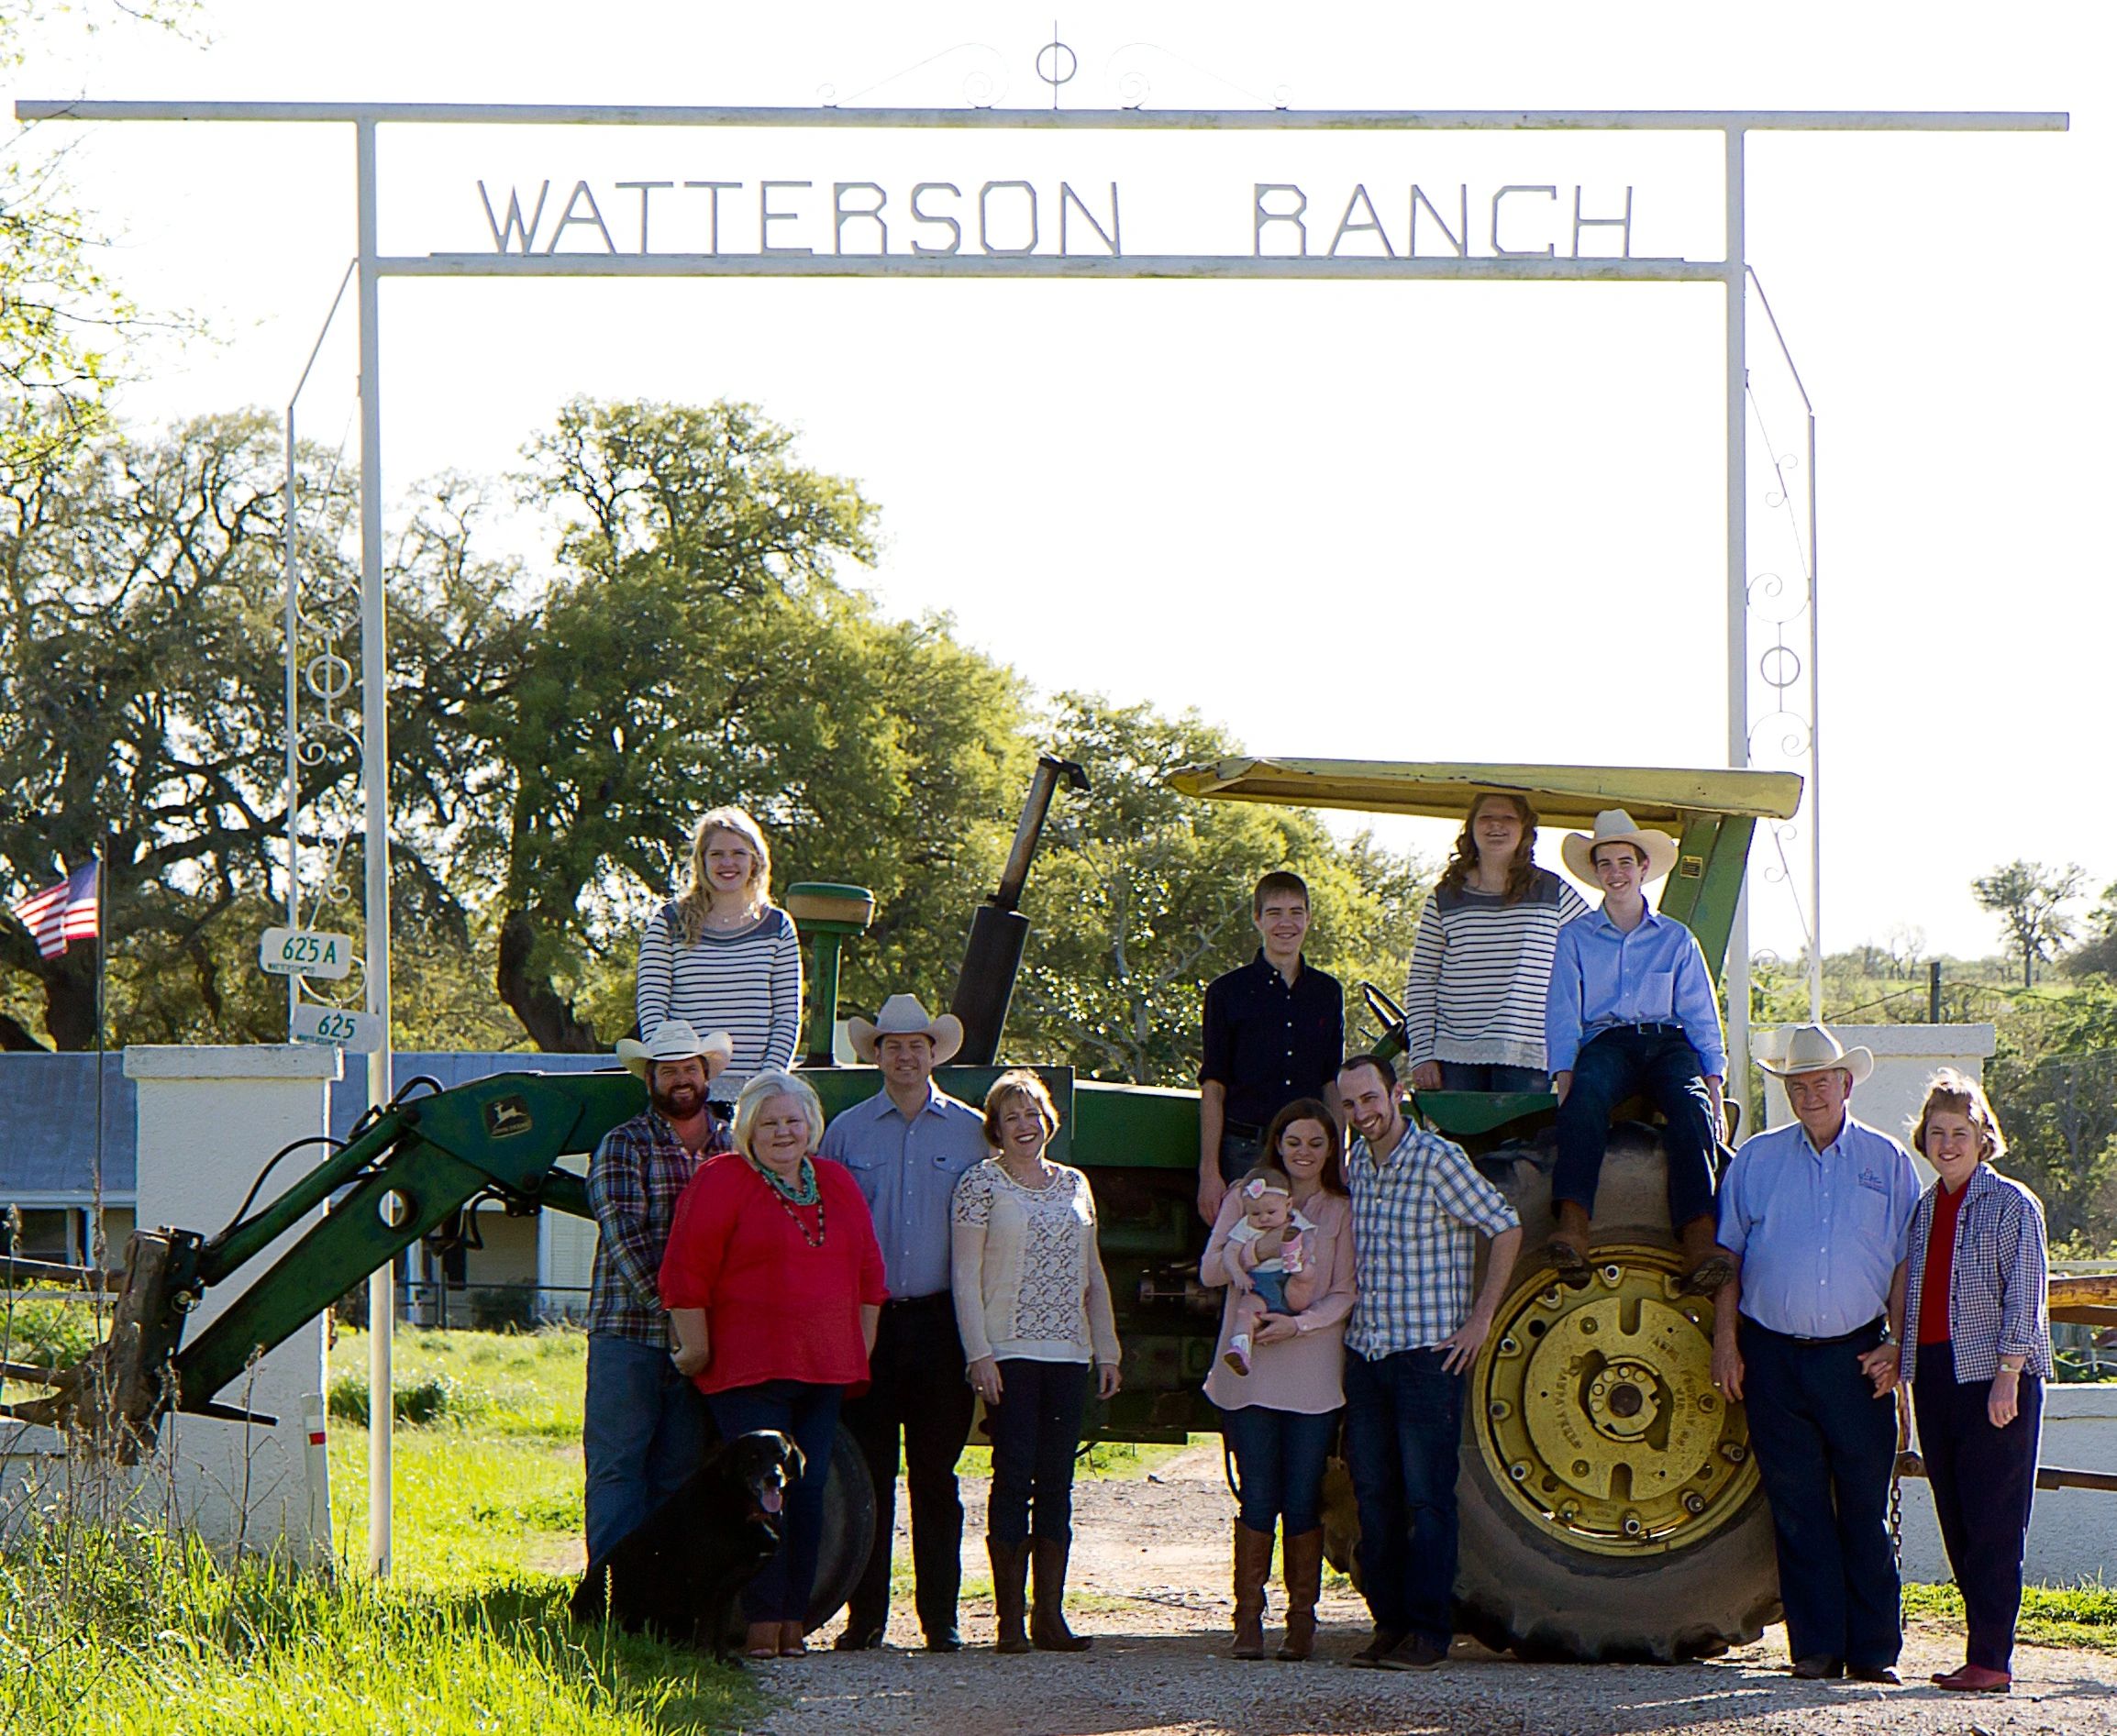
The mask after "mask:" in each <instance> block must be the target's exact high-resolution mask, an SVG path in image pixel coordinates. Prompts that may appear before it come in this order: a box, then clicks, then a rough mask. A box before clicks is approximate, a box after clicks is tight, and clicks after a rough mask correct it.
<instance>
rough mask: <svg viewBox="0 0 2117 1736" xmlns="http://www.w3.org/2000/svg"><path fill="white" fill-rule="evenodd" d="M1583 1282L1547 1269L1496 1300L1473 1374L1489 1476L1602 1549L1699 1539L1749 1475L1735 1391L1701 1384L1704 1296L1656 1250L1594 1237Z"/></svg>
mask: <svg viewBox="0 0 2117 1736" xmlns="http://www.w3.org/2000/svg"><path fill="white" fill-rule="evenodd" d="M1593 1271H1594V1275H1593V1277H1591V1279H1590V1281H1589V1283H1588V1285H1587V1287H1586V1288H1583V1289H1578V1290H1576V1289H1568V1288H1566V1287H1565V1286H1563V1285H1561V1284H1559V1283H1558V1281H1557V1279H1556V1278H1555V1277H1552V1275H1551V1274H1550V1272H1549V1271H1547V1270H1545V1271H1538V1272H1536V1273H1534V1274H1532V1275H1531V1276H1530V1277H1529V1278H1528V1279H1527V1280H1526V1281H1525V1282H1524V1283H1523V1284H1522V1285H1521V1286H1519V1287H1518V1288H1516V1289H1515V1290H1514V1292H1513V1295H1511V1296H1510V1297H1509V1298H1508V1299H1507V1302H1506V1306H1505V1307H1504V1308H1503V1309H1502V1310H1501V1312H1500V1317H1499V1320H1498V1321H1497V1322H1496V1323H1495V1325H1494V1326H1493V1329H1492V1332H1491V1336H1490V1337H1489V1338H1488V1339H1486V1341H1485V1343H1484V1347H1483V1349H1482V1350H1481V1351H1480V1353H1479V1356H1478V1361H1477V1365H1476V1366H1475V1369H1474V1371H1473V1375H1472V1378H1471V1383H1470V1384H1471V1403H1472V1404H1473V1405H1474V1406H1475V1407H1476V1422H1477V1432H1478V1445H1479V1449H1480V1452H1482V1453H1483V1454H1484V1458H1485V1465H1486V1468H1487V1469H1488V1470H1489V1471H1490V1472H1491V1476H1492V1479H1493V1481H1494V1482H1495V1483H1496V1484H1497V1485H1498V1486H1499V1487H1500V1488H1501V1489H1502V1491H1503V1492H1504V1493H1505V1495H1506V1496H1507V1497H1508V1498H1510V1499H1512V1501H1513V1504H1514V1506H1515V1508H1516V1509H1517V1510H1519V1511H1520V1512H1521V1513H1522V1514H1523V1515H1524V1517H1526V1518H1527V1519H1528V1520H1530V1521H1531V1523H1533V1524H1534V1525H1535V1526H1536V1527H1537V1529H1539V1530H1540V1531H1546V1532H1547V1533H1548V1534H1550V1535H1551V1536H1553V1537H1557V1538H1561V1539H1563V1540H1564V1541H1565V1542H1568V1543H1569V1544H1570V1545H1572V1546H1573V1547H1574V1548H1577V1549H1584V1550H1587V1551H1590V1552H1591V1553H1592V1554H1602V1555H1654V1554H1670V1553H1673V1552H1675V1551H1677V1550H1681V1549H1688V1548H1690V1546H1691V1545H1693V1544H1695V1543H1698V1542H1702V1541H1703V1540H1704V1539H1706V1538H1707V1537H1710V1536H1711V1535H1712V1533H1713V1532H1714V1531H1718V1530H1719V1529H1720V1528H1721V1527H1722V1526H1723V1525H1724V1524H1726V1523H1727V1521H1728V1520H1730V1519H1732V1518H1734V1516H1735V1514H1736V1513H1737V1512H1739V1511H1740V1510H1741V1509H1742V1506H1743V1504H1744V1502H1745V1501H1746V1500H1747V1499H1748V1498H1749V1494H1750V1491H1751V1490H1752V1489H1753V1488H1754V1487H1756V1485H1757V1464H1756V1461H1755V1460H1754V1459H1753V1458H1752V1457H1751V1455H1750V1452H1749V1428H1748V1424H1747V1422H1746V1419H1745V1418H1744V1416H1743V1411H1742V1407H1741V1406H1740V1405H1739V1404H1735V1405H1731V1404H1729V1403H1727V1402H1726V1400H1725V1399H1723V1398H1722V1397H1721V1395H1720V1394H1719V1393H1718V1392H1717V1391H1715V1390H1714V1389H1713V1385H1712V1301H1711V1299H1701V1298H1697V1297H1690V1296H1684V1295H1682V1294H1680V1293H1679V1289H1678V1288H1677V1279H1678V1270H1677V1265H1676V1258H1675V1255H1672V1254H1671V1253H1669V1252H1668V1250H1666V1249H1663V1248H1650V1247H1640V1246H1621V1247H1603V1248H1598V1249H1597V1250H1596V1251H1595V1266H1594V1269H1593Z"/></svg>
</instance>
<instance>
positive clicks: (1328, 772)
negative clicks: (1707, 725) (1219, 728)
mask: <svg viewBox="0 0 2117 1736" xmlns="http://www.w3.org/2000/svg"><path fill="white" fill-rule="evenodd" d="M1167 781H1168V782H1169V784H1170V785H1171V786H1173V787H1174V788H1175V789H1178V790H1180V791H1182V792H1183V793H1184V794H1185V795H1187V796H1206V797H1211V798H1213V799H1214V800H1217V801H1221V802H1271V803H1274V804H1276V805H1278V806H1280V807H1295V808H1355V809H1358V810H1360V811H1362V812H1364V813H1415V814H1424V815H1425V816H1427V817H1429V818H1432V819H1438V820H1460V819H1461V818H1463V816H1464V815H1465V814H1466V813H1469V807H1470V802H1471V801H1472V800H1473V799H1474V798H1475V797H1476V796H1477V795H1478V793H1479V792H1480V791H1485V790H1504V791H1511V792H1512V793H1513V794H1516V795H1520V796H1525V797H1527V798H1528V801H1529V803H1530V805H1531V806H1532V807H1534V808H1535V810H1536V813H1537V817H1538V818H1539V819H1540V820H1541V821H1542V822H1543V824H1546V825H1568V826H1580V827H1583V828H1586V827H1590V826H1592V825H1593V824H1594V823H1595V816H1596V815H1597V814H1598V813H1601V812H1602V810H1603V809H1605V808H1623V809H1624V811H1625V812H1626V813H1629V814H1630V815H1631V816H1632V817H1633V819H1635V821H1637V822H1638V823H1639V824H1642V825H1661V826H1666V827H1668V828H1670V829H1671V830H1676V831H1680V830H1681V829H1682V828H1683V827H1684V825H1686V824H1688V823H1689V822H1690V821H1691V820H1693V819H1696V818H1701V817H1705V816H1720V817H1724V818H1734V817H1742V818H1747V819H1752V820H1757V819H1772V820H1786V819H1790V818H1791V817H1792V815H1793V812H1794V810H1795V809H1796V808H1797V807H1799V806H1800V805H1801V779H1800V778H1799V777H1798V776H1796V775H1795V774H1794V773H1792V772H1790V771H1679V770H1669V769H1664V768H1658V767H1652V766H1449V765H1424V764H1414V763H1408V762H1404V761H1399V760H1388V759H1250V758H1246V757H1240V756H1236V755H1231V756H1229V757H1227V758H1225V759H1216V760H1214V761H1213V762H1212V763H1210V764H1208V765H1203V766H1180V767H1179V768H1177V769H1175V770H1174V771H1171V772H1169V773H1168V774H1167Z"/></svg>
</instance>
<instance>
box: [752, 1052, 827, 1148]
mask: <svg viewBox="0 0 2117 1736" xmlns="http://www.w3.org/2000/svg"><path fill="white" fill-rule="evenodd" d="M775 1097H791V1098H792V1099H793V1100H794V1101H795V1102H797V1103H799V1104H800V1105H801V1106H802V1112H803V1113H804V1115H806V1116H807V1117H808V1123H809V1150H810V1151H811V1152H814V1151H815V1148H816V1147H817V1146H818V1145H820V1144H823V1143H824V1106H823V1101H822V1100H821V1099H820V1098H818V1097H817V1096H816V1094H815V1088H814V1087H812V1086H811V1085H810V1084H809V1082H808V1081H807V1080H806V1079H804V1078H795V1077H794V1076H793V1075H792V1073H784V1072H781V1070H780V1069H779V1068H778V1067H767V1068H766V1069H765V1070H764V1071H763V1072H762V1073H753V1074H751V1075H750V1077H749V1079H748V1083H746V1084H745V1085H744V1086H743V1088H742V1089H741V1090H740V1091H738V1092H737V1094H736V1100H735V1148H736V1149H737V1151H739V1152H740V1153H742V1155H744V1156H745V1157H748V1156H749V1155H751V1153H750V1149H749V1141H750V1135H751V1134H753V1133H756V1132H757V1120H758V1117H759V1115H761V1114H763V1113H764V1106H765V1105H766V1104H767V1103H769V1102H770V1101H771V1100H772V1099H773V1098H775Z"/></svg>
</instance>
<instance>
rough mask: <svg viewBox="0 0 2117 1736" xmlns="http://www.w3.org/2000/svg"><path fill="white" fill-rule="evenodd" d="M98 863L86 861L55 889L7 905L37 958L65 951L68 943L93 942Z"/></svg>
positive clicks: (33, 893) (34, 893)
mask: <svg viewBox="0 0 2117 1736" xmlns="http://www.w3.org/2000/svg"><path fill="white" fill-rule="evenodd" d="M100 866H101V864H99V863H96V862H88V863H85V864H83V866H82V867H80V868H75V869H74V870H73V872H72V873H71V874H69V875H68V876H67V877H66V878H65V879H62V880H61V881H60V882H59V884H58V885H56V886H47V887H46V888H45V889H44V890H42V891H40V892H32V893H30V894H29V896H28V898H24V899H17V901H15V902H14V903H12V904H10V905H8V907H7V908H8V909H9V910H10V911H12V912H14V913H15V920H16V921H17V922H18V923H21V924H22V926H23V927H25V928H27V929H28V931H29V934H30V937H31V938H32V939H33V940H35V941H36V943H37V952H38V956H39V957H44V958H52V957H56V956H58V955H59V954H61V953H62V952H64V951H65V950H66V943H67V942H68V941H70V940H94V938H95V937H96V927H95V902H96V900H95V877H96V870H97V869H98V868H100Z"/></svg>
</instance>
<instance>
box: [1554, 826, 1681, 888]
mask: <svg viewBox="0 0 2117 1736" xmlns="http://www.w3.org/2000/svg"><path fill="white" fill-rule="evenodd" d="M1601 844H1632V845H1636V846H1638V848H1639V853H1640V854H1641V855H1642V856H1644V857H1646V874H1645V876H1644V877H1643V878H1644V879H1648V880H1657V879H1660V878H1661V877H1662V876H1663V875H1664V874H1666V873H1668V870H1669V869H1670V868H1674V867H1675V866H1676V840H1675V839H1674V838H1672V837H1670V836H1669V835H1668V833H1666V832H1654V831H1649V830H1644V829H1642V828H1641V827H1639V826H1636V825H1635V824H1633V823H1632V816H1631V815H1630V814H1628V813H1625V812H1624V809H1623V808H1605V809H1603V810H1602V813H1599V814H1597V815H1596V816H1595V832H1594V835H1592V836H1591V835H1589V834H1587V833H1585V832H1568V834H1567V835H1566V839H1565V842H1564V843H1562V844H1560V845H1559V846H1558V854H1559V855H1560V856H1562V857H1565V858H1566V871H1567V872H1568V873H1569V874H1570V875H1572V877H1573V878H1574V879H1577V880H1585V881H1587V882H1588V884H1589V885H1591V886H1592V885H1593V884H1594V883H1595V846H1597V845H1601Z"/></svg>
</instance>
